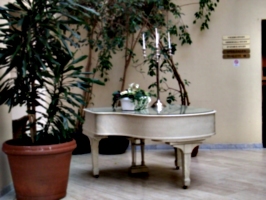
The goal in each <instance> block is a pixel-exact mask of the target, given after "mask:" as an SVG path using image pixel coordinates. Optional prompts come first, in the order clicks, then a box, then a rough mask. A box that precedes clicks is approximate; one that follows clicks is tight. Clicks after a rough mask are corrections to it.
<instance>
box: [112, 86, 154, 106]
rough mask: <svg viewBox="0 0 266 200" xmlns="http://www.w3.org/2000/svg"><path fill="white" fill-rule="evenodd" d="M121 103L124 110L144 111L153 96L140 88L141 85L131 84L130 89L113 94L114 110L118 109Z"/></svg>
mask: <svg viewBox="0 0 266 200" xmlns="http://www.w3.org/2000/svg"><path fill="white" fill-rule="evenodd" d="M119 101H120V102H121V108H122V110H142V109H146V108H148V106H149V103H150V102H151V94H150V93H149V92H146V91H144V90H143V89H141V88H139V84H136V83H131V84H130V85H129V87H128V89H126V90H124V91H122V92H120V91H115V92H114V93H113V104H112V107H113V109H115V107H117V104H118V102H119Z"/></svg>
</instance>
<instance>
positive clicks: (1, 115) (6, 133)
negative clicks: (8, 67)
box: [0, 0, 12, 196]
mask: <svg viewBox="0 0 266 200" xmlns="http://www.w3.org/2000/svg"><path fill="white" fill-rule="evenodd" d="M7 2H8V0H1V1H0V6H3V5H4V4H6V3H7ZM0 74H2V72H1V71H0ZM11 121H12V120H11V114H8V108H7V106H0V127H1V132H0V146H1V151H0V196H1V194H2V193H4V192H6V191H7V190H8V189H9V188H10V187H9V186H10V184H11V182H12V180H11V175H10V171H9V166H8V161H7V157H6V155H5V154H4V153H3V152H2V144H3V142H4V141H6V140H8V139H11V138H12V125H11Z"/></svg>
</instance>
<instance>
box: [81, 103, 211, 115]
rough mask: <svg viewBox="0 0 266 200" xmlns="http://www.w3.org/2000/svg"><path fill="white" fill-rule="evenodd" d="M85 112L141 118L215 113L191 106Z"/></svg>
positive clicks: (99, 109) (110, 108) (103, 108)
mask: <svg viewBox="0 0 266 200" xmlns="http://www.w3.org/2000/svg"><path fill="white" fill-rule="evenodd" d="M84 110H85V111H86V112H90V113H94V114H122V115H142V116H145V115H146V116H158V115H163V116H173V115H174V116H176V115H197V114H211V113H215V112H216V111H215V110H213V109H208V108H196V107H192V106H182V105H167V106H166V107H163V108H162V110H161V111H159V110H157V109H156V108H147V109H143V110H138V111H136V110H134V111H126V110H122V109H121V107H117V108H116V109H115V110H113V108H112V107H102V108H85V109H84Z"/></svg>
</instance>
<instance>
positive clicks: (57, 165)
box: [0, 0, 101, 200]
mask: <svg viewBox="0 0 266 200" xmlns="http://www.w3.org/2000/svg"><path fill="white" fill-rule="evenodd" d="M92 15H97V13H96V12H95V11H94V10H92V9H90V8H88V7H84V6H82V5H80V4H78V3H77V2H75V1H74V0H67V1H65V0H15V1H14V2H13V3H8V4H6V5H5V6H4V7H0V20H1V21H0V69H1V75H0V105H3V104H5V105H7V106H9V111H11V110H12V108H13V107H15V106H25V107H26V115H28V124H27V131H26V133H27V134H22V135H21V136H20V139H14V140H9V141H6V142H5V143H4V144H3V151H4V152H5V153H6V154H7V155H8V160H9V165H10V169H11V174H12V179H13V184H14V188H15V192H16V198H17V199H34V200H38V199H60V198H63V197H64V196H65V195H66V188H67V181H68V174H69V165H70V159H71V152H72V151H73V149H74V148H75V147H76V143H75V141H74V140H73V139H72V138H71V136H70V134H71V133H72V132H73V130H74V126H75V120H76V118H80V116H79V114H78V113H76V109H75V108H76V107H79V106H80V105H81V104H84V101H83V98H82V95H80V94H79V92H78V91H77V89H78V90H81V91H82V90H83V91H89V88H88V86H89V85H90V83H92V82H93V83H98V84H101V82H99V81H97V80H94V79H91V78H89V77H88V74H89V73H84V72H82V68H83V66H77V64H78V63H79V62H80V61H82V60H84V59H85V58H86V56H81V57H78V58H77V57H75V53H74V52H72V50H71V49H70V45H72V46H75V47H79V45H80V43H81V42H83V41H82V39H81V36H80V35H79V34H78V32H77V31H76V29H75V27H77V26H79V27H81V26H83V27H85V28H87V20H86V18H89V17H90V16H92ZM10 72H14V73H15V77H9V74H10Z"/></svg>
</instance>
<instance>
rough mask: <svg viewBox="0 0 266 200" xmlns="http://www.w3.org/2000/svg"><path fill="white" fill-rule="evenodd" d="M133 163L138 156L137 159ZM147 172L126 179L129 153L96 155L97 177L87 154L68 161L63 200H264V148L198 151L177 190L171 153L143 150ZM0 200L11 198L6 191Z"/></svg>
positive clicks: (177, 172)
mask: <svg viewBox="0 0 266 200" xmlns="http://www.w3.org/2000/svg"><path fill="white" fill-rule="evenodd" d="M138 159H139V157H138ZM145 160H146V164H147V166H148V167H149V174H146V175H145V174H142V175H135V176H130V175H129V174H128V167H129V166H130V164H131V154H130V151H127V152H126V153H125V154H122V155H112V156H110V155H109V156H107V155H100V157H99V161H100V177H99V178H94V177H93V176H92V174H91V154H83V155H75V156H73V158H72V163H71V171H70V177H69V184H68V192H67V196H66V197H65V198H64V199H63V200H94V199H95V200H96V199H97V200H127V199H132V200H150V199H155V200H172V199H175V200H176V199H177V200H178V199H182V200H189V199H193V200H194V199H195V200H226V199H238V200H264V199H266V149H251V150H200V151H199V154H198V156H197V157H195V158H192V162H191V185H190V187H189V188H188V189H186V190H184V189H182V179H181V177H182V174H181V170H175V168H174V151H171V150H148V151H146V152H145ZM0 199H1V200H14V199H15V194H14V192H10V193H9V194H7V195H6V196H4V197H2V198H0Z"/></svg>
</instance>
